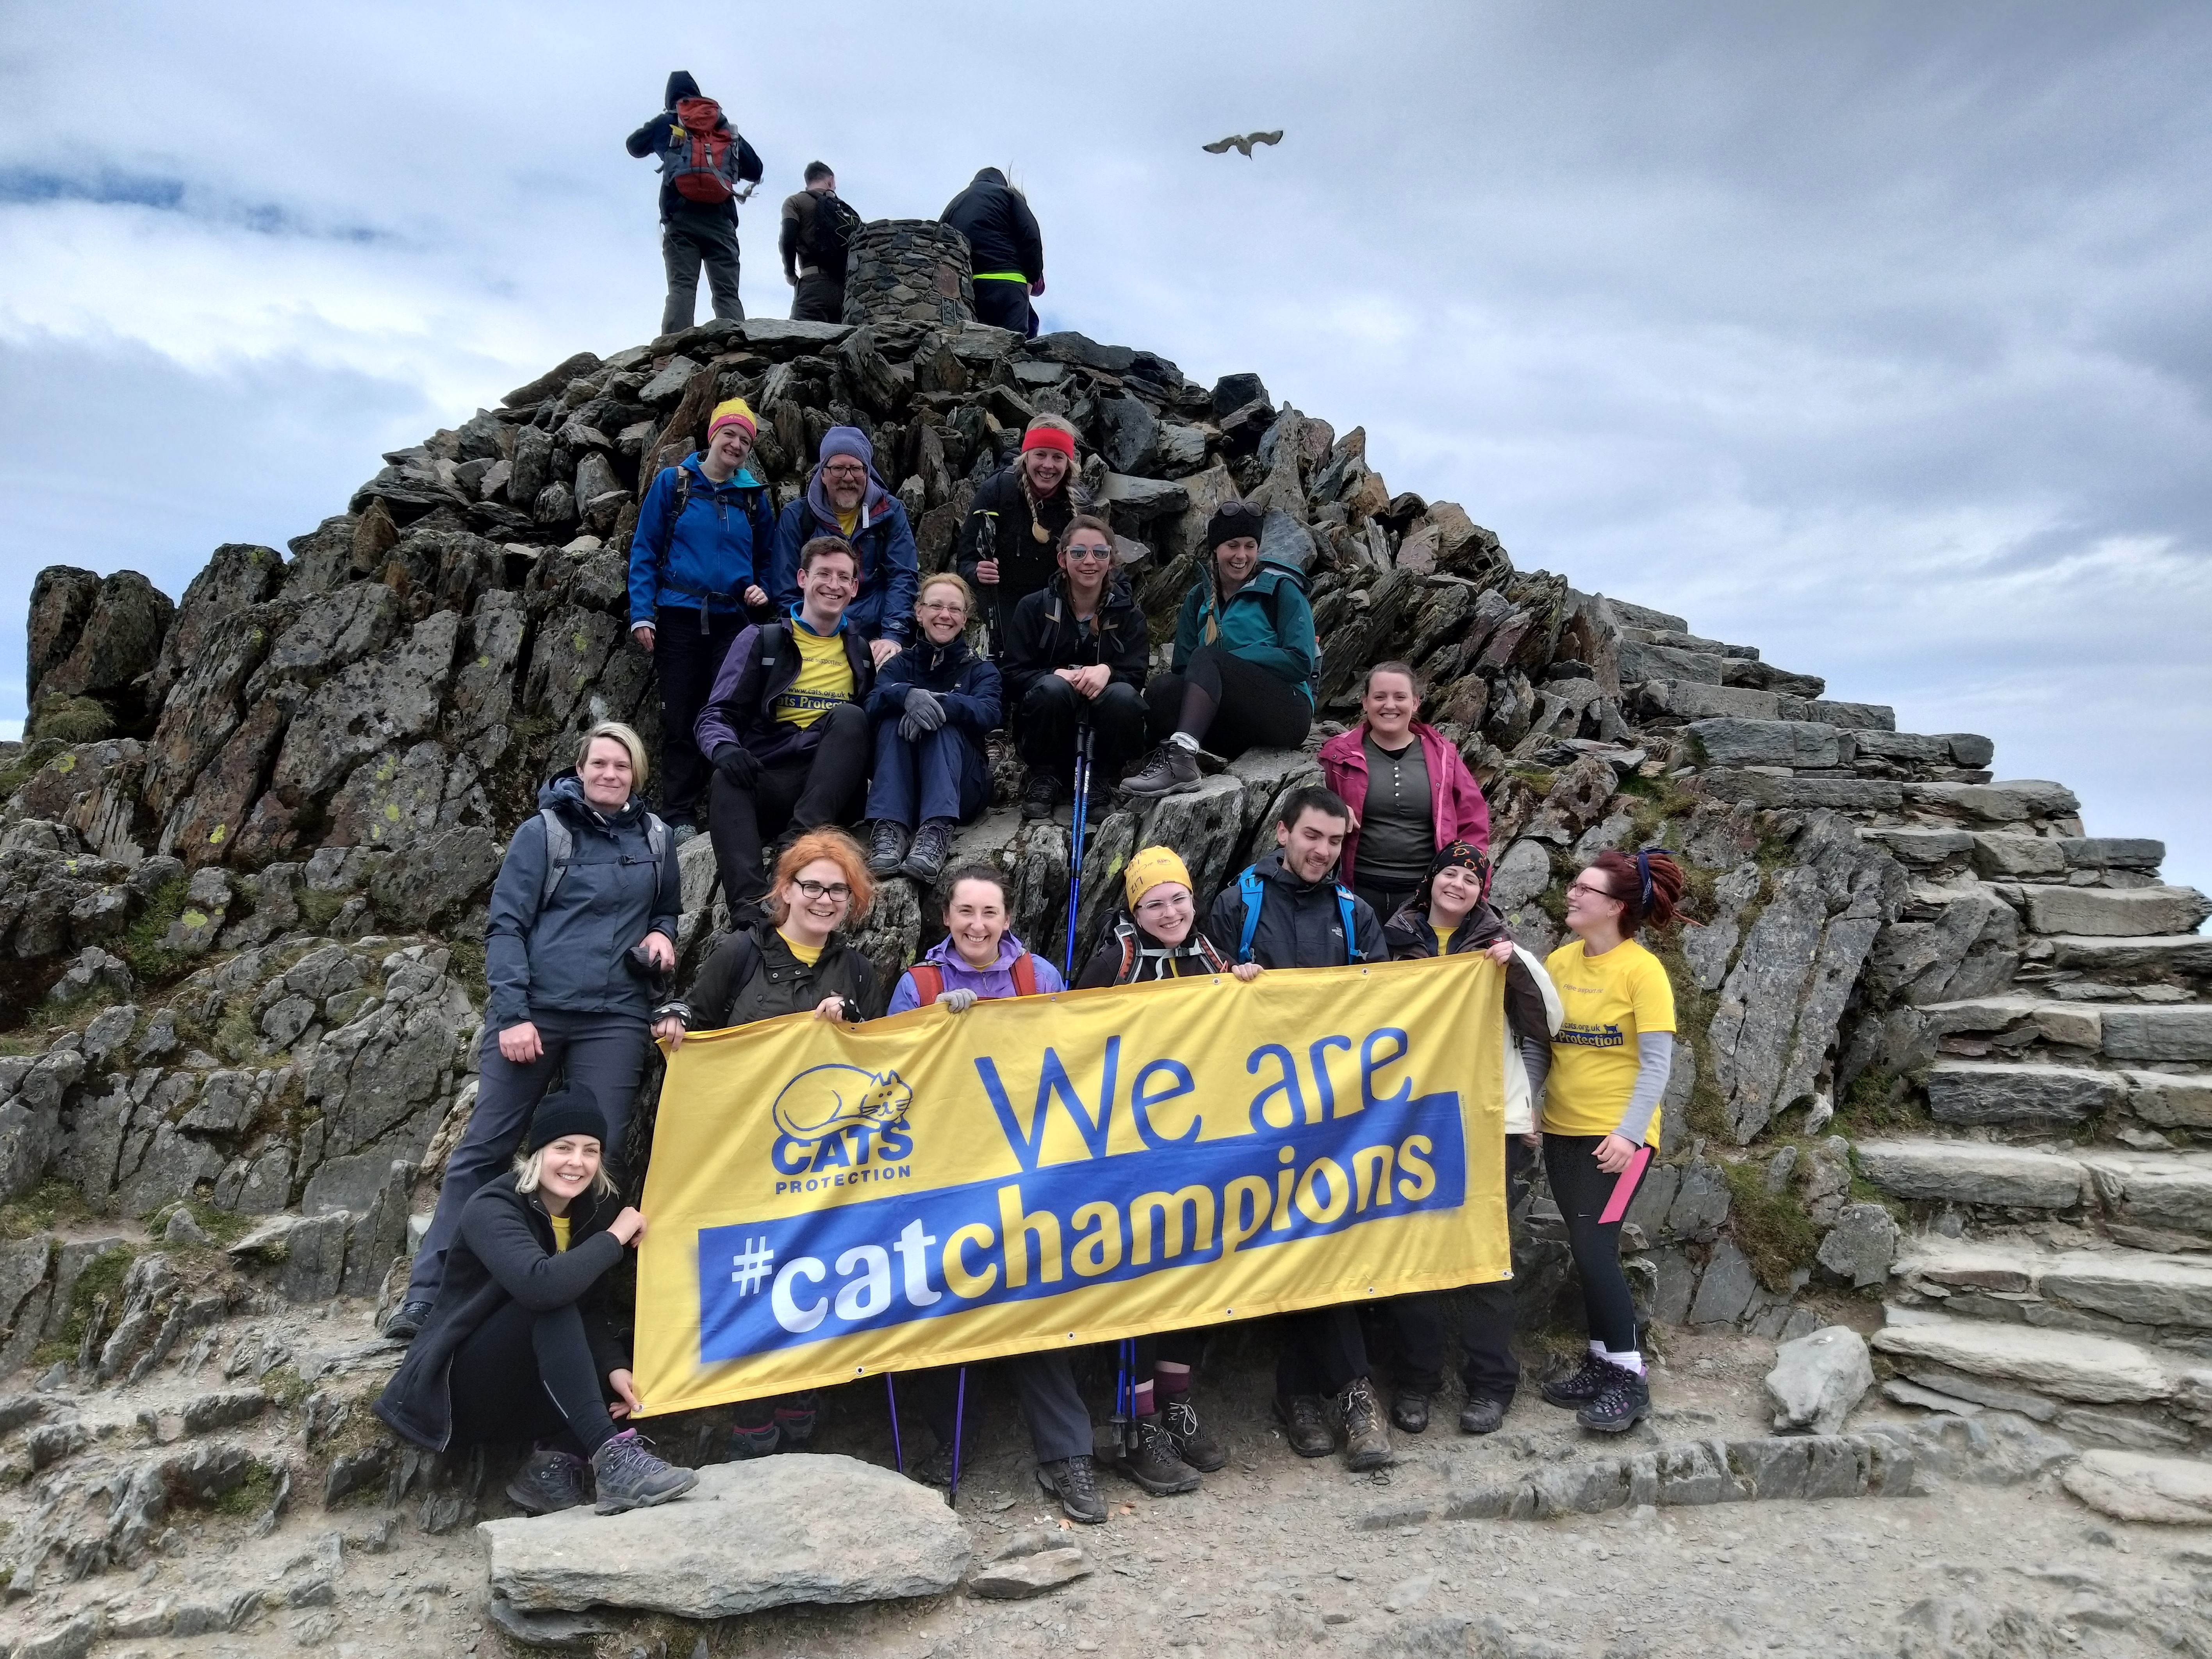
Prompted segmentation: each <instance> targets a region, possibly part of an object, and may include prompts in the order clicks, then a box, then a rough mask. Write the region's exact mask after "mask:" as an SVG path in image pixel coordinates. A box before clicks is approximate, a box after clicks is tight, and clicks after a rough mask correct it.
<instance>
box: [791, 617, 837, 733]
mask: <svg viewBox="0 0 2212 1659" xmlns="http://www.w3.org/2000/svg"><path fill="white" fill-rule="evenodd" d="M791 638H792V642H793V644H794V645H796V646H797V647H799V677H798V678H796V679H794V680H793V681H792V683H791V684H790V685H789V687H788V688H787V689H786V690H785V691H784V692H783V694H782V696H779V697H778V698H777V699H776V700H775V717H776V719H778V720H782V721H785V722H787V724H789V725H792V726H798V727H799V728H800V729H802V730H804V729H805V727H807V726H811V725H813V724H814V722H815V721H817V720H820V719H821V718H822V716H823V714H827V713H828V712H829V710H831V709H832V708H836V706H837V705H838V704H839V703H841V702H851V701H852V700H853V662H852V659H851V658H849V657H848V656H847V655H846V654H845V636H844V635H843V634H842V632H840V633H836V634H817V633H816V632H815V631H814V630H813V629H811V628H809V627H808V626H807V625H806V624H805V623H803V622H794V623H792V625H791Z"/></svg>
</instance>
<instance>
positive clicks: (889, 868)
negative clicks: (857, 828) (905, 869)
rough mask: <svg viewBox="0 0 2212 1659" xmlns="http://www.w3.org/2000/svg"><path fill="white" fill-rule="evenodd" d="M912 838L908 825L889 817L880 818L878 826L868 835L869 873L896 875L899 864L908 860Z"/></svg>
mask: <svg viewBox="0 0 2212 1659" xmlns="http://www.w3.org/2000/svg"><path fill="white" fill-rule="evenodd" d="M911 840H912V837H911V836H908V834H907V829H906V825H904V824H902V823H893V822H892V821H891V820H890V819H889V818H878V819H877V820H876V827H875V829H872V831H870V832H869V835H868V873H869V874H870V875H872V876H895V875H896V874H898V872H899V866H901V865H902V864H903V863H905V862H906V849H907V847H908V843H909V842H910V841H911Z"/></svg>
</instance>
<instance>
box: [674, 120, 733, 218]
mask: <svg viewBox="0 0 2212 1659" xmlns="http://www.w3.org/2000/svg"><path fill="white" fill-rule="evenodd" d="M676 118H677V120H678V122H680V123H681V124H682V125H683V133H682V136H681V137H679V138H678V139H677V140H676V142H675V143H671V146H670V148H669V151H668V170H669V182H670V183H671V184H672V185H675V186H676V193H677V194H678V196H681V197H684V200H686V201H687V202H705V203H708V204H714V203H717V202H726V201H728V200H729V199H730V198H731V197H733V196H735V195H736V194H737V193H738V135H737V134H736V133H734V132H732V131H731V130H730V125H729V123H727V122H726V121H725V120H724V119H723V118H722V106H720V104H718V103H716V102H715V101H714V100H713V99H711V98H679V99H678V100H677V101H676Z"/></svg>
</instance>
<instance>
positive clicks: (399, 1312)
mask: <svg viewBox="0 0 2212 1659" xmlns="http://www.w3.org/2000/svg"><path fill="white" fill-rule="evenodd" d="M429 1316H430V1304H428V1303H427V1302H403V1303H401V1304H399V1305H398V1307H397V1308H395V1309H393V1310H392V1317H391V1318H389V1319H387V1320H386V1321H385V1322H384V1330H383V1332H382V1334H383V1335H385V1336H387V1337H389V1338H390V1339H391V1340H392V1341H394V1342H412V1341H413V1340H415V1337H416V1333H418V1332H419V1331H421V1330H422V1322H423V1321H424V1320H426V1319H428V1317H429Z"/></svg>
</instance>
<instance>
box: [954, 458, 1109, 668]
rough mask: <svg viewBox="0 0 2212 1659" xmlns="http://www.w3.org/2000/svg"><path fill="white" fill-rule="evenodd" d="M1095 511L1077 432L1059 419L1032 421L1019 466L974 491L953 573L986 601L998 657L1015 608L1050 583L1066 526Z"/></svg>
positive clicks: (1008, 468)
mask: <svg viewBox="0 0 2212 1659" xmlns="http://www.w3.org/2000/svg"><path fill="white" fill-rule="evenodd" d="M1093 510H1094V507H1093V504H1092V502H1091V497H1090V495H1089V494H1088V493H1087V492H1085V489H1084V488H1083V485H1082V482H1081V479H1080V477H1079V474H1078V472H1077V470H1076V465H1075V428H1074V426H1073V423H1071V422H1068V421H1066V420H1065V419H1063V418H1062V417H1061V416H1058V415H1040V416H1036V418H1035V419H1034V420H1032V421H1031V422H1030V423H1029V426H1028V427H1027V428H1026V429H1024V432H1023V433H1022V448H1021V453H1020V454H1019V455H1018V456H1016V457H1015V458H1014V464H1013V465H1012V466H1009V467H1006V468H1005V469H1004V470H1003V471H998V472H994V473H993V474H992V475H991V476H990V477H987V478H986V479H984V480H983V482H982V483H981V484H979V485H978V486H976V489H975V502H974V504H973V505H972V506H970V507H969V509H968V520H967V522H966V523H965V524H963V525H962V526H961V527H960V550H959V552H958V554H957V556H956V558H955V560H954V564H953V568H955V569H957V571H959V573H960V574H961V575H963V577H965V578H966V579H967V580H968V583H969V586H972V587H973V588H975V590H976V592H979V593H981V595H983V597H984V600H985V603H986V605H987V606H988V608H989V617H990V621H991V631H992V634H993V635H994V638H993V640H992V641H991V646H992V649H993V650H994V652H995V651H997V650H999V649H1000V647H1002V645H1003V644H1004V641H1002V640H1000V639H999V638H997V637H995V636H996V635H998V634H999V633H1000V630H1002V629H1005V628H1006V627H1008V626H1010V625H1011V624H1012V620H1013V615H1014V610H1015V607H1016V606H1018V605H1020V604H1021V602H1022V601H1023V600H1024V599H1027V598H1028V597H1029V596H1030V594H1032V593H1034V592H1036V591H1037V590H1038V589H1039V588H1041V587H1048V586H1051V585H1052V579H1053V577H1054V575H1055V574H1058V573H1057V571H1056V570H1055V569H1054V565H1053V550H1054V547H1055V546H1056V545H1057V544H1059V542H1060V539H1061V538H1063V537H1065V536H1066V533H1067V525H1068V521H1069V520H1071V519H1073V518H1074V517H1076V515H1077V514H1079V513H1089V512H1091V511H1093Z"/></svg>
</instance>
